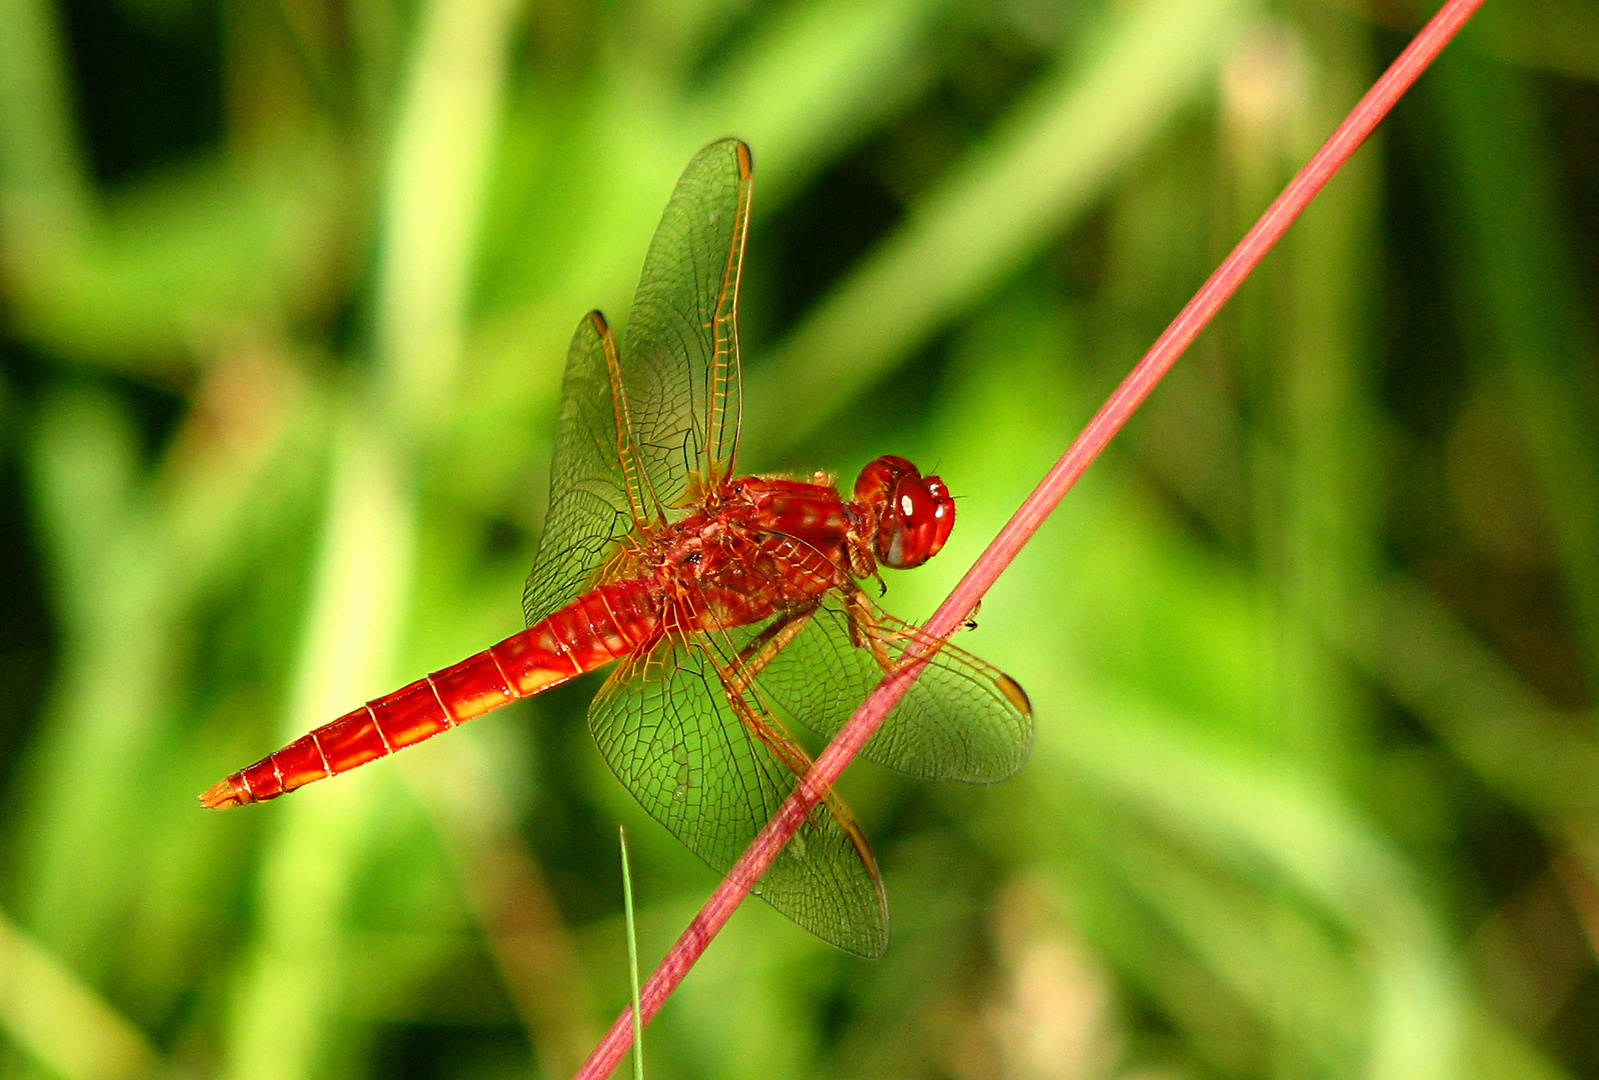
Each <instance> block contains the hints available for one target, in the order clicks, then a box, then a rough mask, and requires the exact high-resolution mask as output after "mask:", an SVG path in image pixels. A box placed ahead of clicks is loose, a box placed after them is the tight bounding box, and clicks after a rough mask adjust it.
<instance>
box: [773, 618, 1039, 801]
mask: <svg viewBox="0 0 1599 1080" xmlns="http://www.w3.org/2000/svg"><path fill="white" fill-rule="evenodd" d="M919 640H920V641H930V640H931V639H930V638H928V636H927V635H925V634H923V633H922V631H920V630H919V629H917V628H916V627H914V626H911V625H909V624H908V623H905V622H902V621H900V620H898V619H895V618H893V617H892V616H890V615H886V614H884V613H883V612H881V611H879V610H878V609H877V607H876V605H874V604H872V603H871V601H870V600H868V599H867V598H866V596H865V594H862V593H857V594H855V596H854V597H853V598H851V599H848V600H846V598H844V597H842V596H840V595H838V594H836V593H835V594H830V595H829V596H828V598H827V599H826V600H824V602H823V603H822V605H821V606H820V607H818V608H817V610H816V612H815V614H814V615H813V617H812V618H811V620H810V622H809V623H808V624H806V626H805V628H804V629H803V630H802V631H801V632H800V633H799V634H798V635H797V636H796V637H795V638H794V639H793V640H792V641H791V642H789V643H788V645H787V646H786V647H785V648H783V649H782V651H780V652H778V653H777V654H776V656H774V657H773V658H772V659H771V660H770V661H769V662H768V663H767V665H766V667H765V669H764V670H763V671H762V672H761V674H760V684H761V686H762V688H763V690H764V691H765V693H766V694H767V695H769V696H770V698H771V699H772V700H773V701H775V702H776V703H777V705H778V706H779V707H780V708H781V709H782V710H783V711H784V712H785V713H787V714H788V715H790V716H792V717H793V718H794V719H795V720H797V721H798V722H799V723H801V724H804V725H805V726H806V727H808V728H810V729H811V730H812V731H815V732H816V733H817V734H819V735H825V736H828V737H831V736H833V735H835V734H837V732H838V730H839V728H841V727H843V726H844V723H845V721H847V720H848V719H849V718H850V716H852V715H853V714H854V712H855V710H856V709H857V708H859V707H860V704H861V702H862V701H864V700H866V695H867V694H868V693H869V692H870V691H871V690H872V688H873V687H875V686H876V685H877V684H878V683H879V682H880V681H882V678H883V675H884V673H885V670H886V668H885V664H886V665H888V666H889V667H891V666H892V665H893V664H895V663H897V662H898V661H899V659H900V658H901V657H902V656H903V655H904V654H905V652H906V651H907V650H908V649H909V648H910V647H911V645H912V644H913V643H914V642H916V641H919ZM1032 744H1033V714H1032V708H1031V706H1030V705H1029V704H1028V702H1027V696H1026V694H1024V693H1023V692H1022V689H1021V687H1020V686H1018V685H1017V684H1016V682H1015V680H1013V679H1011V678H1010V677H1009V676H1008V675H1005V674H1004V673H1003V672H1001V671H1000V670H999V669H997V668H995V667H994V666H993V665H991V664H988V663H986V662H984V661H982V660H979V659H978V658H977V657H975V656H973V655H972V654H971V653H968V652H966V651H965V650H963V649H959V648H957V647H956V646H954V645H951V644H949V643H948V642H944V643H942V644H940V645H939V647H938V651H937V653H936V654H935V655H934V657H933V660H932V662H931V663H930V664H928V666H927V668H926V669H925V670H924V671H923V672H922V674H921V677H920V678H918V679H917V680H916V682H915V683H914V684H912V686H911V688H910V690H908V691H907V692H906V694H905V696H904V697H903V698H901V699H900V702H899V704H898V705H896V706H895V707H894V710H893V711H892V712H890V713H889V714H888V716H887V718H885V719H884V721H883V725H882V727H880V728H878V730H877V734H875V735H873V736H872V740H871V742H869V743H867V744H866V748H865V749H864V750H863V751H862V752H861V753H862V756H864V757H866V758H868V759H869V760H872V761H875V762H877V763H878V764H880V765H887V766H888V767H889V768H891V769H897V770H899V771H900V772H904V773H909V774H910V775H912V776H919V777H923V778H925V779H930V780H962V781H966V782H968V783H992V782H994V781H997V780H1003V779H1005V778H1006V777H1008V776H1011V775H1012V774H1014V773H1015V772H1016V771H1017V770H1018V769H1020V768H1021V767H1022V764H1023V763H1024V762H1025V761H1026V760H1027V755H1028V753H1029V752H1030V751H1031V749H1032Z"/></svg>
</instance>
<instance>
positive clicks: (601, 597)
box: [200, 581, 661, 809]
mask: <svg viewBox="0 0 1599 1080" xmlns="http://www.w3.org/2000/svg"><path fill="white" fill-rule="evenodd" d="M660 608H661V605H660V602H659V601H658V600H657V599H656V594H655V593H654V592H653V591H652V589H651V588H650V587H649V585H648V584H647V583H645V582H642V581H621V582H614V583H612V584H609V585H602V586H600V587H599V588H598V589H595V590H593V591H591V592H589V593H586V594H585V595H583V596H581V597H579V598H578V599H576V600H574V601H573V602H572V603H570V604H568V605H567V606H566V607H564V608H562V609H561V610H559V611H557V612H555V613H554V614H552V615H550V616H549V618H547V619H543V620H541V621H539V622H536V623H534V624H533V625H532V626H530V627H528V628H527V629H526V630H523V631H522V632H521V633H519V634H514V635H512V636H511V637H508V638H506V639H505V640H504V641H502V642H500V643H499V644H498V645H494V646H492V647H490V648H488V649H485V650H483V651H482V652H480V653H478V654H476V655H475V656H469V657H467V658H466V659H465V660H462V661H461V662H460V663H458V664H452V665H450V666H449V667H447V668H445V669H443V670H442V671H435V672H434V673H433V674H431V675H429V676H427V677H426V678H423V679H418V680H417V681H416V682H414V683H411V684H410V685H409V686H404V687H401V688H400V689H399V690H396V691H394V693H392V694H387V695H385V696H383V697H380V698H377V699H376V700H374V701H369V702H367V703H366V704H365V705H363V706H361V708H359V709H356V710H355V711H354V712H350V713H346V714H345V715H343V716H341V717H339V718H338V719H337V720H334V721H332V722H330V723H327V724H323V725H322V726H321V727H319V728H317V729H316V730H315V731H313V732H311V733H310V734H309V735H302V736H301V737H300V738H298V739H296V740H294V741H293V742H292V743H290V744H289V745H287V746H285V747H284V748H283V749H281V750H279V751H277V752H276V753H273V754H269V755H267V756H266V757H264V758H262V759H261V760H260V761H258V762H256V763H255V764H254V765H251V766H249V767H247V768H244V769H240V770H239V771H238V772H236V773H234V774H233V775H232V776H229V777H228V778H227V779H225V780H223V781H221V782H220V783H218V784H216V785H214V786H213V787H212V788H211V789H210V790H209V791H207V792H206V793H205V794H204V795H202V796H200V802H201V803H202V804H203V805H204V806H206V807H208V808H210V809H221V808H223V807H228V806H241V805H243V804H245V803H252V802H263V801H265V800H267V799H275V798H277V797H278V796H279V795H283V794H286V793H287V792H290V791H293V790H294V789H295V788H298V787H303V786H305V785H306V784H309V783H311V782H312V781H314V780H322V779H325V778H326V777H329V776H333V775H336V774H337V773H341V772H348V771H349V770H350V769H353V768H356V767H357V766H360V765H365V764H366V763H367V762H369V761H375V760H376V759H378V758H380V757H385V756H387V755H389V754H392V753H393V752H394V751H396V750H399V749H401V748H402V747H406V746H410V745H412V744H413V743H419V742H421V741H422V740H424V739H428V738H432V737H433V736H434V735H437V734H438V733H439V732H441V731H447V730H449V729H450V728H452V727H455V726H456V725H457V724H462V723H465V722H466V721H468V720H471V719H472V718H473V717H477V716H482V715H483V714H484V713H486V712H489V711H490V710H492V709H497V708H499V707H500V706H501V705H505V704H508V703H509V702H512V701H515V700H516V699H517V698H524V697H532V696H533V695H534V694H538V693H542V692H543V691H545V690H548V689H549V688H550V687H552V686H558V685H560V684H561V683H564V682H566V681H567V680H568V679H572V678H575V677H576V676H578V675H582V674H584V673H585V672H589V671H593V670H594V669H595V668H597V667H601V666H603V665H605V664H608V663H610V662H611V661H612V660H615V659H617V658H618V657H621V656H625V655H626V654H628V653H630V652H632V651H633V650H634V649H636V648H638V647H639V646H641V645H643V644H646V643H647V642H650V641H653V640H654V639H655V637H656V635H657V633H658V631H659V629H660V625H661V610H660Z"/></svg>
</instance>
